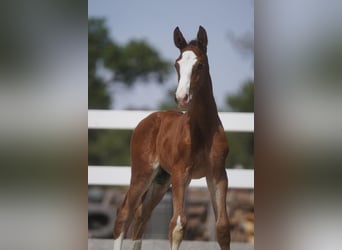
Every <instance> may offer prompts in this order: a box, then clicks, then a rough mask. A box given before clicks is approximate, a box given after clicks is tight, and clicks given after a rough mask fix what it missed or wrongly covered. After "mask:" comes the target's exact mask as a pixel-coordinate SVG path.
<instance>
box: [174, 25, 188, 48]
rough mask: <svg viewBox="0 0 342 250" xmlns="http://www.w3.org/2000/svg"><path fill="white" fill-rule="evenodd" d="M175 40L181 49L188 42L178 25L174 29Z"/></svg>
mask: <svg viewBox="0 0 342 250" xmlns="http://www.w3.org/2000/svg"><path fill="white" fill-rule="evenodd" d="M173 41H174V42H175V45H176V47H177V48H178V49H180V50H181V49H183V48H184V47H185V46H186V45H187V42H186V40H185V39H184V36H183V34H182V32H181V31H180V30H179V28H178V27H176V28H175V30H174V31H173Z"/></svg>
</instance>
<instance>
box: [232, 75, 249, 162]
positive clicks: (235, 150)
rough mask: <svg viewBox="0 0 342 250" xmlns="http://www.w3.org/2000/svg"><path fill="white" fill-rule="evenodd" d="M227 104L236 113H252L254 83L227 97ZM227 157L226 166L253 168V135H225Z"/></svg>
mask: <svg viewBox="0 0 342 250" xmlns="http://www.w3.org/2000/svg"><path fill="white" fill-rule="evenodd" d="M226 100H227V104H228V105H229V106H230V108H231V109H232V110H233V111H236V112H254V81H253V80H250V81H247V82H246V83H245V84H244V85H243V86H242V88H241V89H240V91H239V92H238V93H237V94H234V95H230V96H228V97H227V99H226ZM227 138H228V142H229V151H230V152H229V155H228V158H227V166H228V167H235V166H237V165H240V166H243V167H245V168H253V161H254V157H253V154H254V133H227Z"/></svg>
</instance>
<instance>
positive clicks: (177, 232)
mask: <svg viewBox="0 0 342 250" xmlns="http://www.w3.org/2000/svg"><path fill="white" fill-rule="evenodd" d="M182 238H183V226H182V223H181V218H180V216H179V215H178V217H177V224H176V226H175V228H174V229H173V231H172V249H171V250H178V248H179V245H180V243H181V241H182Z"/></svg>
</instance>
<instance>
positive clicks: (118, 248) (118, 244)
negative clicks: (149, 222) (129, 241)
mask: <svg viewBox="0 0 342 250" xmlns="http://www.w3.org/2000/svg"><path fill="white" fill-rule="evenodd" d="M123 236H124V233H121V234H120V235H119V237H118V238H117V239H115V240H114V250H121V249H122V240H123Z"/></svg>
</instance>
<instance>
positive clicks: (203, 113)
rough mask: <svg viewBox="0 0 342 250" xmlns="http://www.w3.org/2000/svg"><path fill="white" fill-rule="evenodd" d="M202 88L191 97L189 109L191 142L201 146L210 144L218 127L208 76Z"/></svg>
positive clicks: (217, 117)
mask: <svg viewBox="0 0 342 250" xmlns="http://www.w3.org/2000/svg"><path fill="white" fill-rule="evenodd" d="M206 81H207V82H204V83H203V84H204V86H205V87H203V88H201V89H200V90H199V92H198V93H197V95H195V96H194V97H193V100H192V102H191V107H190V109H189V112H188V114H189V116H190V129H191V137H192V141H193V142H196V143H197V144H201V145H203V144H204V145H208V144H211V140H212V137H213V134H214V132H215V131H217V129H218V126H219V125H220V123H221V122H220V119H219V116H218V113H217V107H216V103H215V99H214V96H213V91H212V85H211V79H210V76H208V79H207V80H206Z"/></svg>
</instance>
